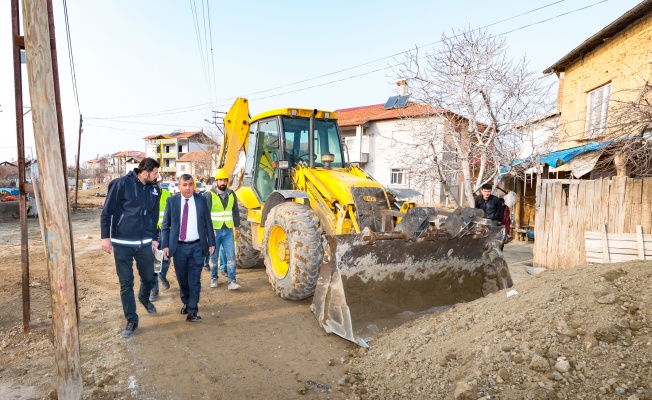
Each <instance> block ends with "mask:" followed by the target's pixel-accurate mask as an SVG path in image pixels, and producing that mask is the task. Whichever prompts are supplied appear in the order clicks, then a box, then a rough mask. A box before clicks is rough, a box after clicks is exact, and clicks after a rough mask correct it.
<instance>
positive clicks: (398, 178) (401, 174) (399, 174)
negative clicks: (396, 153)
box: [390, 168, 407, 185]
mask: <svg viewBox="0 0 652 400" xmlns="http://www.w3.org/2000/svg"><path fill="white" fill-rule="evenodd" d="M390 182H391V184H392V185H407V171H406V170H404V169H398V168H392V178H391V181H390Z"/></svg>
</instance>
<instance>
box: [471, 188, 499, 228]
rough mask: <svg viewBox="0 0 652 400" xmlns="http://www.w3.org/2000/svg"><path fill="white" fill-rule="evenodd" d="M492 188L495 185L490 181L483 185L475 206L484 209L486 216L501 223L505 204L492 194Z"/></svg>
mask: <svg viewBox="0 0 652 400" xmlns="http://www.w3.org/2000/svg"><path fill="white" fill-rule="evenodd" d="M492 189H493V187H492V186H491V184H489V183H485V184H484V185H482V188H481V189H480V193H481V194H480V196H478V197H476V198H475V208H480V209H482V210H484V217H485V218H487V219H490V220H493V221H496V222H497V223H500V221H502V219H503V206H502V204H501V203H500V199H499V198H498V197H496V196H494V195H493V194H491V190H492Z"/></svg>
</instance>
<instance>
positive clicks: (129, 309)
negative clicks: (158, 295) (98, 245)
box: [113, 245, 154, 323]
mask: <svg viewBox="0 0 652 400" xmlns="http://www.w3.org/2000/svg"><path fill="white" fill-rule="evenodd" d="M113 258H114V259H115V271H116V273H117V274H118V280H119V281H120V300H122V311H123V312H124V315H125V318H126V319H127V322H134V323H138V314H136V300H135V298H134V297H135V296H134V260H136V268H137V269H138V275H139V276H140V290H139V291H138V300H139V301H140V302H141V303H143V304H144V303H147V302H149V295H150V292H151V291H152V286H153V285H154V253H153V252H152V246H150V245H146V246H145V247H142V248H135V247H124V246H115V245H114V246H113Z"/></svg>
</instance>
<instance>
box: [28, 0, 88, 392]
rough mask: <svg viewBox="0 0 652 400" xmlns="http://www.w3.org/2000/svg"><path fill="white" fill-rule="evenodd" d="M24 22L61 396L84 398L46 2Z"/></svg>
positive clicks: (33, 3) (35, 2)
mask: <svg viewBox="0 0 652 400" xmlns="http://www.w3.org/2000/svg"><path fill="white" fill-rule="evenodd" d="M23 18H24V31H25V51H26V59H27V76H28V82H29V92H30V97H31V101H32V124H33V126H34V139H35V142H36V154H37V157H38V160H39V163H38V164H39V175H40V177H41V182H42V189H43V193H42V194H43V196H42V200H43V215H42V217H43V218H44V221H45V224H44V225H45V240H46V243H45V246H46V249H47V253H48V259H47V261H48V275H49V278H50V296H51V298H52V329H53V333H54V355H55V360H56V363H57V372H58V381H57V393H58V398H59V399H80V398H81V397H82V391H83V385H82V376H81V357H80V348H79V331H78V326H77V325H78V318H77V301H76V296H75V276H74V266H73V258H72V257H73V254H72V240H71V231H70V214H69V212H68V207H62V204H67V192H66V190H67V183H66V182H65V175H66V174H64V175H62V174H61V170H62V167H63V168H66V166H65V164H64V165H62V163H61V159H62V155H61V152H62V150H61V142H60V139H59V136H58V131H59V129H58V122H59V121H58V119H57V107H56V104H55V100H54V97H55V96H54V93H55V86H54V78H53V69H52V55H51V54H52V53H51V46H50V32H49V27H48V3H47V0H23Z"/></svg>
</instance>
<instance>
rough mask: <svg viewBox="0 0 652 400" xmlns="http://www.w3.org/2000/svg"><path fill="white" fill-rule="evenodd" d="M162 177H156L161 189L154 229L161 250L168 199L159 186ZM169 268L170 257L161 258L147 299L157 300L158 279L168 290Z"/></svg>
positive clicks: (168, 195) (167, 194)
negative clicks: (158, 269) (162, 227)
mask: <svg viewBox="0 0 652 400" xmlns="http://www.w3.org/2000/svg"><path fill="white" fill-rule="evenodd" d="M162 180H163V178H162V177H161V175H160V174H159V176H158V179H156V185H157V186H158V188H159V189H160V191H161V198H160V200H159V202H158V223H157V224H156V230H157V232H158V238H159V249H160V250H162V247H161V246H160V242H161V225H162V224H163V215H164V214H165V204H166V202H167V200H168V197H170V191H168V190H166V189H162V188H161V181H162ZM169 269H170V259H169V258H168V259H165V258H163V261H162V262H161V272H159V273H158V274H154V287H153V288H152V294H150V295H149V301H156V300H158V294H159V291H158V281H159V280H160V281H161V286H163V289H165V290H168V289H169V288H170V281H168V279H167V275H168V270H169Z"/></svg>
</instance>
